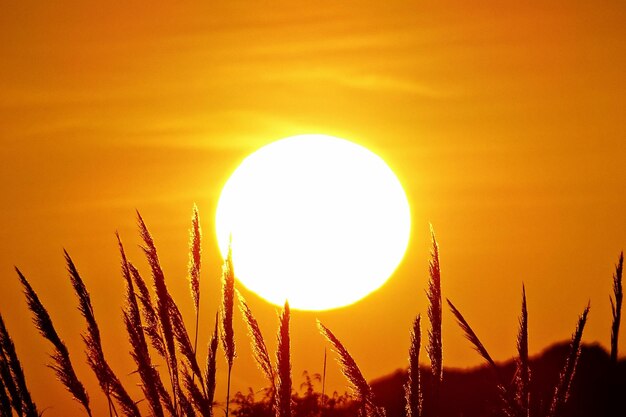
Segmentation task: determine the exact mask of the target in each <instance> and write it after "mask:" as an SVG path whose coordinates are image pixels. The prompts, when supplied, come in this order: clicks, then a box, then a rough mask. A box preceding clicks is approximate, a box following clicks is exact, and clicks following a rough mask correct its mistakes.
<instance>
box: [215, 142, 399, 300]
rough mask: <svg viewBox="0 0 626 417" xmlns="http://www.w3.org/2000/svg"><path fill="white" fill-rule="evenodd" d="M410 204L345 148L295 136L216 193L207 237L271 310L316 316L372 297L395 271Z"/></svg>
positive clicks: (367, 160) (364, 153)
mask: <svg viewBox="0 0 626 417" xmlns="http://www.w3.org/2000/svg"><path fill="white" fill-rule="evenodd" d="M410 223H411V220H410V210H409V204H408V201H407V198H406V195H405V193H404V190H403V189H402V186H401V184H400V182H399V181H398V179H397V177H396V176H395V174H394V173H393V172H392V171H391V169H390V168H389V167H388V166H387V165H386V164H385V162H384V161H383V160H382V159H381V158H380V157H378V156H377V155H375V154H374V153H372V152H370V151H369V150H367V149H365V148H364V147H362V146H359V145H356V144H354V143H352V142H349V141H346V140H343V139H339V138H335V137H331V136H325V135H302V136H294V137H290V138H287V139H283V140H279V141H277V142H273V143H271V144H269V145H267V146H264V147H263V148H261V149H259V150H258V151H256V152H254V153H253V154H251V155H250V156H248V157H247V158H246V159H245V160H244V161H243V162H242V163H241V165H239V167H238V168H237V169H236V170H235V172H234V173H233V174H232V176H231V177H230V179H229V180H228V181H227V183H226V185H225V186H224V188H223V190H222V194H221V196H220V199H219V203H218V207H217V214H216V232H217V238H218V243H219V246H220V250H221V252H222V255H223V256H226V253H227V251H228V242H229V237H230V236H232V256H233V265H234V270H235V275H236V277H237V278H238V279H239V280H240V281H241V282H242V283H243V285H245V286H246V287H247V288H248V289H250V290H252V291H253V292H255V293H257V294H258V295H260V296H261V297H263V298H265V299H266V300H268V301H270V302H271V303H274V304H277V305H282V304H283V303H284V302H285V300H286V299H288V300H289V303H290V305H291V307H292V308H296V309H304V310H324V309H330V308H336V307H341V306H345V305H348V304H352V303H354V302H356V301H358V300H360V299H361V298H363V297H365V296H366V295H367V294H369V293H371V292H372V291H374V290H376V289H378V288H379V287H380V286H381V285H383V284H384V283H385V281H386V280H387V279H388V278H389V276H390V275H391V274H392V273H393V271H394V270H395V268H396V267H397V266H398V264H399V262H400V261H401V259H402V257H403V256H404V252H405V250H406V247H407V244H408V241H409V233H410Z"/></svg>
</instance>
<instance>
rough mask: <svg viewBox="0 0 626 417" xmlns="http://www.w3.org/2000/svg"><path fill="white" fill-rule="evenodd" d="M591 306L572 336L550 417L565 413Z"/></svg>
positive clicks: (580, 318)
mask: <svg viewBox="0 0 626 417" xmlns="http://www.w3.org/2000/svg"><path fill="white" fill-rule="evenodd" d="M589 308H590V307H589V305H587V307H586V308H585V310H584V311H583V313H582V314H581V315H580V317H579V318H578V324H577V325H576V330H575V331H574V334H573V335H572V341H571V343H570V351H569V354H568V356H567V360H566V361H565V365H564V366H563V370H562V371H561V376H560V377H559V382H558V383H557V386H556V388H555V390H554V397H553V398H552V405H551V406H550V412H549V413H548V416H549V417H557V416H560V415H561V414H562V412H563V407H564V406H565V404H566V403H567V400H568V398H569V392H570V388H571V385H572V380H573V379H574V374H575V373H576V366H577V365H578V359H579V358H580V348H581V344H580V342H581V340H582V337H583V330H584V329H585V324H586V323H587V315H588V314H589Z"/></svg>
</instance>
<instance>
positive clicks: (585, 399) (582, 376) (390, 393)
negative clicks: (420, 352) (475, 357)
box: [371, 342, 626, 417]
mask: <svg viewBox="0 0 626 417" xmlns="http://www.w3.org/2000/svg"><path fill="white" fill-rule="evenodd" d="M568 352H569V342H563V343H557V344H555V345H552V346H550V347H548V348H547V349H546V350H544V351H543V352H542V353H540V354H539V355H537V356H535V357H533V358H531V359H530V372H531V375H532V380H531V383H530V415H531V416H543V415H545V414H546V413H547V411H548V410H549V408H550V403H551V401H552V397H553V395H554V387H555V386H556V384H557V382H558V379H559V373H560V371H561V369H562V367H563V364H564V362H565V359H566V358H567V355H568ZM498 366H499V368H500V370H501V373H502V375H503V376H504V378H505V380H506V381H510V384H511V386H513V384H514V376H515V375H514V373H515V367H516V364H515V360H514V359H511V360H509V361H506V362H503V363H499V364H498ZM428 369H429V368H428V367H427V366H424V365H423V370H422V382H423V390H424V398H425V399H427V398H429V393H430V391H431V389H432V375H431V374H430V372H428ZM443 373H444V377H443V385H442V387H441V389H442V397H443V398H445V401H443V402H442V403H441V404H440V410H439V411H440V414H439V417H448V416H449V417H452V416H454V417H478V416H497V415H502V407H501V401H500V398H499V393H498V390H497V379H496V376H495V375H494V373H493V371H492V370H491V369H490V368H489V366H488V365H483V366H479V367H476V368H471V369H467V370H464V369H454V368H444V371H443ZM406 380H407V372H406V371H404V370H397V371H396V372H394V373H393V374H390V375H388V376H384V377H381V378H378V379H376V380H374V381H372V383H371V386H372V390H373V391H374V393H375V396H376V399H377V402H378V404H379V405H380V406H383V407H384V408H385V409H386V411H387V417H404V416H405V409H404V407H405V404H404V403H405V399H404V389H403V386H404V384H405V383H406ZM422 415H423V416H425V417H428V416H432V415H433V414H432V408H431V405H430V404H429V403H428V401H426V400H425V401H424V407H423V414H422ZM625 415H626V359H621V360H619V361H618V363H617V368H616V370H615V372H612V370H611V359H610V355H609V353H608V352H607V351H606V350H605V349H603V348H602V347H601V346H599V345H597V344H590V345H589V344H585V345H583V347H582V351H581V356H580V360H579V362H578V368H577V371H576V375H575V377H574V380H573V382H572V389H571V394H570V398H569V400H568V402H567V404H566V405H565V407H564V410H563V414H562V416H563V417H583V416H585V417H587V416H594V417H595V416H597V417H603V416H625Z"/></svg>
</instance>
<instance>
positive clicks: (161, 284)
mask: <svg viewBox="0 0 626 417" xmlns="http://www.w3.org/2000/svg"><path fill="white" fill-rule="evenodd" d="M137 223H138V226H139V232H140V234H141V238H142V239H143V241H144V244H145V246H143V247H142V249H143V251H144V253H145V255H146V258H147V260H148V263H149V265H150V269H151V270H152V279H153V283H154V289H155V293H156V299H157V304H156V316H157V318H158V322H159V325H160V329H161V331H162V335H163V341H164V345H165V349H164V350H165V354H166V360H167V362H168V365H169V368H170V378H171V379H170V382H171V384H172V392H173V397H174V408H175V409H178V407H177V403H178V402H179V399H180V397H181V396H182V393H181V392H180V384H179V379H178V361H177V359H176V344H175V341H174V331H173V329H172V321H171V318H170V312H171V308H170V304H171V303H172V301H171V300H172V298H171V296H170V293H169V291H168V289H167V285H166V283H165V276H164V274H163V270H162V269H161V264H160V262H159V257H158V255H157V250H156V246H155V245H154V240H153V239H152V236H151V235H150V232H149V231H148V228H147V227H146V224H145V222H144V221H143V218H142V217H141V215H140V214H139V212H137Z"/></svg>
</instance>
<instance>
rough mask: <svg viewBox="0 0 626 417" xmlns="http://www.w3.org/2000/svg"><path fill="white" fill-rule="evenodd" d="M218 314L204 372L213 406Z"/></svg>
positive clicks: (207, 392) (210, 402) (207, 395)
mask: <svg viewBox="0 0 626 417" xmlns="http://www.w3.org/2000/svg"><path fill="white" fill-rule="evenodd" d="M218 322H219V320H218V315H217V314H216V315H215V330H213V336H212V337H211V341H210V342H209V352H208V354H207V360H206V370H205V372H204V379H205V382H206V398H207V401H208V402H209V404H211V406H212V405H213V398H214V396H215V385H216V370H217V368H216V365H215V363H216V359H217V345H218V338H219V337H218V336H219V334H218V329H217V324H218Z"/></svg>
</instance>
